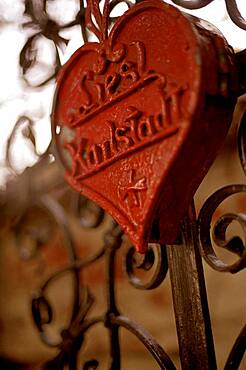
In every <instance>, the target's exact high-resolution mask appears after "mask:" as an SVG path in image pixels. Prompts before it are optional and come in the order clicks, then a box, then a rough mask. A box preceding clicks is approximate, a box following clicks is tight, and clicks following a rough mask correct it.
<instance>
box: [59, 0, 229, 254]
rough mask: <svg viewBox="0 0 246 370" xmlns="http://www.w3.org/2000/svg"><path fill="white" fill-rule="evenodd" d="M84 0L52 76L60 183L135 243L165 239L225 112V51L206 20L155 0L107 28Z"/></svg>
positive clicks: (220, 137)
mask: <svg viewBox="0 0 246 370" xmlns="http://www.w3.org/2000/svg"><path fill="white" fill-rule="evenodd" d="M109 12H110V4H109V1H107V0H106V1H105V5H104V9H103V14H101V13H100V9H99V4H98V1H97V0H91V1H88V8H87V13H86V23H87V28H88V29H89V30H90V31H92V32H93V33H94V34H95V35H96V36H97V38H98V39H99V42H98V43H96V42H93V43H86V44H85V45H83V46H82V47H81V48H80V49H79V50H78V51H77V52H76V53H75V54H74V55H73V56H72V57H71V59H70V60H69V61H68V62H67V63H66V64H65V66H64V67H63V68H62V70H61V73H60V74H59V77H58V83H57V91H56V96H55V101H54V106H53V114H52V119H53V132H54V135H55V138H56V143H57V147H58V151H59V154H60V156H61V158H62V161H63V163H64V164H65V166H66V179H67V181H68V182H69V184H70V185H71V186H72V187H73V188H74V189H76V190H77V191H79V192H81V193H82V194H84V195H85V196H87V197H88V198H90V199H92V200H94V201H95V202H97V203H98V204H99V205H100V206H101V207H102V208H104V209H105V210H106V211H107V212H109V213H110V214H111V215H112V216H113V217H114V218H115V219H116V220H117V222H118V223H119V224H120V225H121V226H122V228H123V230H124V231H125V233H126V234H127V235H128V237H129V238H130V240H131V241H132V243H133V244H134V245H135V246H136V248H137V250H138V251H140V252H145V251H146V247H147V242H148V241H156V240H157V241H162V242H165V243H174V242H175V239H176V237H177V234H178V229H179V224H180V221H181V219H182V217H183V216H184V213H185V212H186V209H187V207H188V205H189V202H190V201H191V199H192V196H193V195H194V192H195V191H196V189H197V187H198V186H199V184H200V182H201V181H202V179H203V177H204V176H205V174H206V172H207V171H208V168H209V166H210V165H211V163H212V161H213V160H214V158H215V156H216V153H217V151H218V149H219V147H220V146H221V144H222V142H223V141H224V139H225V136H226V133H227V130H228V127H229V124H230V121H231V116H232V111H233V104H234V101H233V90H234V87H233V86H232V81H235V76H233V74H234V67H233V64H234V62H233V51H232V50H231V49H230V48H229V47H228V45H227V43H226V41H225V40H224V38H223V37H222V35H221V34H220V33H219V32H218V30H217V29H215V28H214V27H213V26H211V25H210V24H208V23H206V22H204V21H201V20H199V19H197V18H194V17H191V16H188V15H187V14H183V13H181V12H180V11H179V10H178V9H177V8H175V7H173V6H171V5H168V4H165V3H163V2H161V1H158V0H148V1H143V2H142V3H139V4H137V5H135V6H133V7H132V8H131V9H129V10H128V11H127V12H126V13H125V14H124V15H123V16H122V17H120V18H119V19H118V20H117V21H116V23H115V24H114V26H113V28H112V30H111V31H110V32H109V31H108V19H109Z"/></svg>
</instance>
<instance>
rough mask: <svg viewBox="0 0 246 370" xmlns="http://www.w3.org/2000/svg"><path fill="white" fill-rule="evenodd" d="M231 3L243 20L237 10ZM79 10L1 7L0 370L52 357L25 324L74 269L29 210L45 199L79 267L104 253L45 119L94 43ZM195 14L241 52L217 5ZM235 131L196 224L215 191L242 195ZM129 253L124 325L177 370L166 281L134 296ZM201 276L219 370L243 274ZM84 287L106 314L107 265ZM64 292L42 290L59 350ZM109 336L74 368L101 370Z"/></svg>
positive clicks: (241, 310) (105, 221)
mask: <svg viewBox="0 0 246 370" xmlns="http://www.w3.org/2000/svg"><path fill="white" fill-rule="evenodd" d="M167 2H168V3H172V1H167ZM237 3H238V7H239V9H240V11H241V13H242V15H243V16H244V17H246V3H245V1H244V0H238V1H237ZM81 4H82V2H81V1H78V0H50V1H39V0H37V1H35V0H33V1H31V0H26V1H24V0H23V1H21V0H0V47H1V51H2V52H1V59H0V189H1V191H0V207H1V215H0V217H1V223H0V241H1V248H0V275H1V276H0V357H1V361H2V362H1V363H0V365H1V366H0V367H1V369H42V368H44V364H45V363H46V362H47V361H48V360H49V359H52V358H54V357H55V356H56V355H57V353H58V352H57V349H51V348H49V347H48V346H47V345H45V344H43V343H42V341H41V339H40V337H39V333H38V331H37V328H36V327H35V325H34V322H33V320H32V314H31V300H32V297H33V295H34V294H36V292H37V291H38V289H39V287H40V286H41V285H42V284H43V282H44V281H45V280H46V279H47V278H48V277H49V276H50V274H52V273H54V272H56V271H59V270H60V269H62V268H64V267H65V266H67V265H68V263H69V258H70V257H69V253H68V252H67V250H66V246H64V238H63V236H62V232H61V228H60V225H59V222H57V219H56V218H55V217H54V214H53V213H52V211H50V209H49V207H46V206H45V205H42V206H40V204H38V203H37V199H41V198H42V197H43V196H50V197H52V198H53V199H55V200H56V202H58V203H59V205H61V207H62V208H63V209H64V210H65V213H64V214H65V217H66V222H67V227H68V228H69V232H70V233H71V235H72V238H73V239H74V243H75V249H76V253H77V256H78V257H79V258H86V257H88V256H90V255H92V254H95V253H96V252H97V251H98V250H99V249H100V248H101V246H102V245H103V237H104V234H105V230H107V228H108V226H109V224H110V222H111V219H110V217H109V216H107V215H104V216H103V215H101V216H100V210H98V209H97V207H94V206H93V205H92V204H90V205H89V211H88V210H87V212H89V216H90V217H94V216H93V215H95V214H96V216H95V217H99V216H100V217H99V218H100V222H98V223H97V222H95V225H94V226H95V227H91V228H88V227H86V225H85V223H84V222H82V220H83V215H82V214H81V213H80V208H79V209H78V204H80V203H83V202H85V200H84V199H81V202H80V201H78V196H77V194H75V193H74V192H73V191H72V190H71V189H69V188H68V187H67V186H66V184H65V182H64V181H63V170H62V168H61V166H60V164H59V163H58V162H57V161H56V159H55V152H54V150H53V143H52V141H51V126H50V112H51V107H52V100H53V94H54V89H55V76H56V74H57V72H58V70H59V68H60V67H61V65H62V64H64V63H65V62H66V61H67V60H68V59H69V57H70V56H71V55H72V53H73V52H74V51H75V50H76V49H77V48H78V47H80V46H81V45H82V44H83V43H84V38H83V36H85V34H86V35H87V36H88V38H89V40H92V36H91V35H90V34H88V33H86V31H85V30H84V29H83V27H82V29H81V25H80V23H81V20H82V19H83V13H82V12H81V9H82V5H81ZM84 5H85V6H86V3H85V4H84ZM126 8H127V7H126V5H125V4H119V5H117V7H116V8H115V9H114V10H113V14H111V15H112V17H116V16H118V15H119V14H121V13H122V12H123V11H125V10H126ZM191 13H192V14H194V15H195V16H197V17H200V18H203V19H206V20H208V21H210V22H211V23H213V24H214V25H216V26H217V27H218V28H219V29H220V30H221V32H222V33H223V34H224V36H225V37H226V39H227V40H228V42H229V43H230V45H231V46H232V47H233V48H234V49H235V51H240V50H242V49H245V48H246V37H245V35H246V34H245V32H246V31H243V30H242V29H240V28H238V27H237V26H236V25H234V24H233V22H232V21H231V20H230V18H229V16H228V14H227V12H226V8H225V1H224V0H215V1H214V2H212V3H211V4H210V5H208V6H206V7H205V8H203V9H199V10H196V11H191ZM81 31H82V32H81ZM237 124H238V122H237V117H236V118H235V122H234V123H233V125H232V129H231V131H230V133H229V135H228V140H227V142H226V143H225V145H224V147H223V148H222V150H221V152H220V153H219V156H218V158H217V159H216V161H215V163H214V165H213V166H212V168H211V170H210V171H209V173H208V175H207V176H206V178H205V179H204V181H203V183H202V184H201V186H200V187H199V189H198V191H197V194H196V197H195V205H196V209H197V212H199V210H200V208H201V206H202V205H203V203H204V201H205V200H206V199H207V198H208V196H209V195H211V194H212V193H213V192H214V191H215V190H217V189H219V188H220V187H222V186H224V185H227V184H232V183H245V176H244V174H243V171H242V169H241V166H240V163H239V159H238V154H237V146H236V126H237ZM47 149H49V150H48V151H47ZM42 199H43V198H42ZM83 204H84V203H83ZM83 204H82V205H83ZM82 205H80V206H81V212H83V207H82ZM93 207H94V208H93ZM245 210H246V199H245V196H242V195H237V196H232V197H230V198H229V199H228V200H227V201H225V202H223V203H222V205H221V206H220V208H219V209H218V210H217V212H216V215H215V216H216V217H219V216H220V215H221V214H224V213H225V212H232V211H235V212H245ZM91 214H92V216H91ZM98 215H99V216H98ZM228 232H229V234H231V235H233V233H235V232H237V233H239V234H240V233H242V231H241V230H240V228H239V229H238V227H237V225H234V226H233V227H232V228H230V230H229V231H228ZM128 247H129V242H128V240H127V239H126V238H124V242H123V245H122V248H121V250H120V251H119V255H118V258H117V298H118V300H119V307H120V309H121V311H122V312H123V313H124V314H125V315H127V316H129V317H131V318H133V319H134V320H136V321H138V322H139V323H140V324H142V325H143V326H144V327H145V328H147V329H148V330H149V331H150V333H151V334H152V335H153V336H154V337H155V338H156V339H157V340H158V342H159V343H160V344H161V345H162V346H163V347H164V348H165V350H166V351H167V352H168V354H169V355H170V357H171V358H172V360H173V361H174V362H175V363H176V364H177V366H179V360H178V344H177V337H176V329H175V322H174V314H173V307H172V297H171V291H170V283H169V277H168V276H167V278H166V279H165V280H164V282H163V283H162V284H161V286H160V287H159V288H157V289H155V290H153V291H141V290H140V291H139V290H137V289H135V288H134V287H132V286H131V285H130V284H129V282H128V280H127V277H126V274H125V271H124V268H123V264H124V263H123V261H124V254H125V251H126V250H127V248H128ZM218 253H219V255H220V256H221V257H222V258H223V259H225V260H226V261H227V262H228V263H229V262H232V261H234V260H235V257H234V256H233V255H231V253H229V252H226V251H223V252H221V251H219V252H218ZM204 268H205V276H206V284H207V290H208V299H209V307H210V312H211V320H212V326H213V333H214V340H215V348H216V354H217V359H218V367H219V368H222V367H223V365H224V363H225V361H226V358H227V356H228V354H229V351H230V349H231V347H232V344H233V342H234V340H235V338H236V336H237V335H238V333H239V332H240V330H241V328H242V327H243V324H244V322H245V307H246V297H245V277H246V275H245V274H246V272H245V271H241V272H239V273H238V274H235V275H231V274H224V273H217V272H215V271H213V270H212V269H211V268H209V267H208V266H207V265H205V264H204ZM149 273H150V274H151V272H149ZM80 279H81V284H82V285H83V287H84V286H89V287H90V290H91V292H92V294H93V297H94V298H95V303H94V304H93V307H92V310H91V311H90V315H92V316H93V315H94V316H95V315H98V314H100V313H102V312H104V310H105V292H104V289H105V261H104V260H103V259H102V260H99V261H98V262H96V263H95V264H93V265H91V266H90V267H89V268H88V269H87V270H86V271H84V270H83V274H82V273H81V275H80ZM72 284H73V279H72V276H71V274H69V273H67V274H65V275H62V276H61V277H59V278H58V279H56V280H55V281H54V283H52V284H51V287H50V288H49V290H48V296H49V299H50V302H51V303H52V306H54V315H55V316H54V317H55V319H54V323H53V324H52V325H51V328H47V330H48V331H50V335H51V336H53V337H54V338H56V337H58V338H59V335H60V334H59V333H60V330H61V329H62V328H65V327H66V326H67V325H68V322H69V318H70V316H71V306H72V301H73V289H72V286H73V285H72ZM106 335H107V334H106V330H105V329H104V328H103V327H102V326H100V325H99V326H98V327H96V328H95V329H93V330H91V331H90V332H89V333H88V335H87V336H86V343H85V345H83V347H82V349H81V351H80V359H79V361H81V363H82V362H83V363H84V362H85V361H87V360H90V359H91V358H94V357H95V354H96V355H97V359H99V360H100V369H104V368H105V369H106V368H107V361H108V357H107V353H108V340H107V337H106ZM121 341H122V347H123V353H124V356H123V360H122V364H123V366H122V368H124V369H127V370H133V369H148V370H151V369H155V368H156V365H155V363H154V361H153V360H152V359H151V357H150V356H149V355H148V353H147V351H146V350H145V349H144V347H143V345H142V344H141V343H140V342H139V341H137V340H136V339H135V338H134V337H133V336H131V334H128V333H126V332H125V331H124V330H122V333H121ZM244 368H246V361H245V359H244V362H243V363H242V365H241V369H244Z"/></svg>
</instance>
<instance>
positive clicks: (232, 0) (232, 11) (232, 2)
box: [172, 0, 246, 30]
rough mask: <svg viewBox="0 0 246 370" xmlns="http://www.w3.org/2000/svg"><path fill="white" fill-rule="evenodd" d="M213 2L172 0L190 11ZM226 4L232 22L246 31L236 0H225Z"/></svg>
mask: <svg viewBox="0 0 246 370" xmlns="http://www.w3.org/2000/svg"><path fill="white" fill-rule="evenodd" d="M213 1H214V0H172V2H173V3H174V4H176V5H178V6H181V7H183V8H186V9H190V10H195V9H200V8H204V7H205V6H207V5H209V4H211V3H212V2H213ZM225 4H226V9H227V12H228V15H229V17H230V18H231V20H232V22H233V23H235V24H236V25H237V26H238V27H239V28H242V29H243V30H246V20H245V18H243V16H242V14H241V13H240V11H239V9H238V6H237V2H236V0H225Z"/></svg>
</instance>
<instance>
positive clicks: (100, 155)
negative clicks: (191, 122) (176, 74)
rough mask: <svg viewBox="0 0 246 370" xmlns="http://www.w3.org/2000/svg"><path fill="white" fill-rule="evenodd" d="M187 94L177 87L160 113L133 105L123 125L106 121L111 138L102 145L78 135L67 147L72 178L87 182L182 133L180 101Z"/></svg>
mask: <svg viewBox="0 0 246 370" xmlns="http://www.w3.org/2000/svg"><path fill="white" fill-rule="evenodd" d="M183 92H184V89H183V88H176V89H174V90H173V92H172V93H171V94H169V95H168V97H166V98H165V99H162V100H163V106H162V108H161V111H160V112H159V113H157V114H150V115H148V114H146V113H143V112H141V111H139V110H138V109H137V108H136V107H135V106H129V107H128V108H127V114H126V117H125V118H124V119H123V120H122V122H120V123H118V124H117V123H116V122H114V121H110V120H107V121H105V123H104V125H106V127H107V128H108V135H107V137H106V139H105V140H104V141H103V142H101V143H100V142H99V143H90V140H89V139H88V138H86V137H78V136H77V137H76V138H75V139H74V140H73V141H71V142H69V143H66V144H65V145H64V146H65V148H66V149H67V150H68V151H69V152H70V154H71V156H72V169H71V173H70V175H72V176H73V177H75V179H76V180H82V179H85V178H87V177H90V176H92V175H94V174H95V173H97V172H99V171H101V170H103V169H104V168H106V167H108V166H110V165H111V164H112V163H114V162H115V161H117V160H119V159H122V158H125V157H127V156H129V155H130V154H131V153H134V152H136V151H138V150H140V149H141V148H143V147H145V146H149V145H152V144H154V143H155V142H158V141H160V140H163V139H164V138H167V137H169V136H171V135H174V134H175V133H176V132H177V131H178V125H177V121H178V118H179V115H180V111H179V106H180V104H179V98H180V96H181V95H182V94H183Z"/></svg>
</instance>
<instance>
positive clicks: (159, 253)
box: [124, 244, 168, 290]
mask: <svg viewBox="0 0 246 370" xmlns="http://www.w3.org/2000/svg"><path fill="white" fill-rule="evenodd" d="M155 261H156V266H155V267H154V274H153V275H152V277H151V279H150V280H149V281H147V282H146V283H144V282H142V281H141V280H140V279H139V278H138V277H137V276H136V275H135V274H134V270H135V269H138V270H139V269H141V270H144V271H149V270H151V269H152V267H153V266H154V262H155ZM124 265H125V270H126V273H127V276H128V280H129V282H130V283H131V285H133V286H134V287H135V288H137V289H144V290H151V289H155V288H157V287H158V286H159V285H160V284H161V283H162V282H163V280H164V279H165V277H166V274H167V271H168V263H167V252H166V246H165V245H159V244H149V248H148V251H147V253H146V254H144V255H141V254H139V253H137V252H136V249H135V248H134V247H130V248H129V249H128V251H127V253H126V257H125V263H124Z"/></svg>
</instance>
